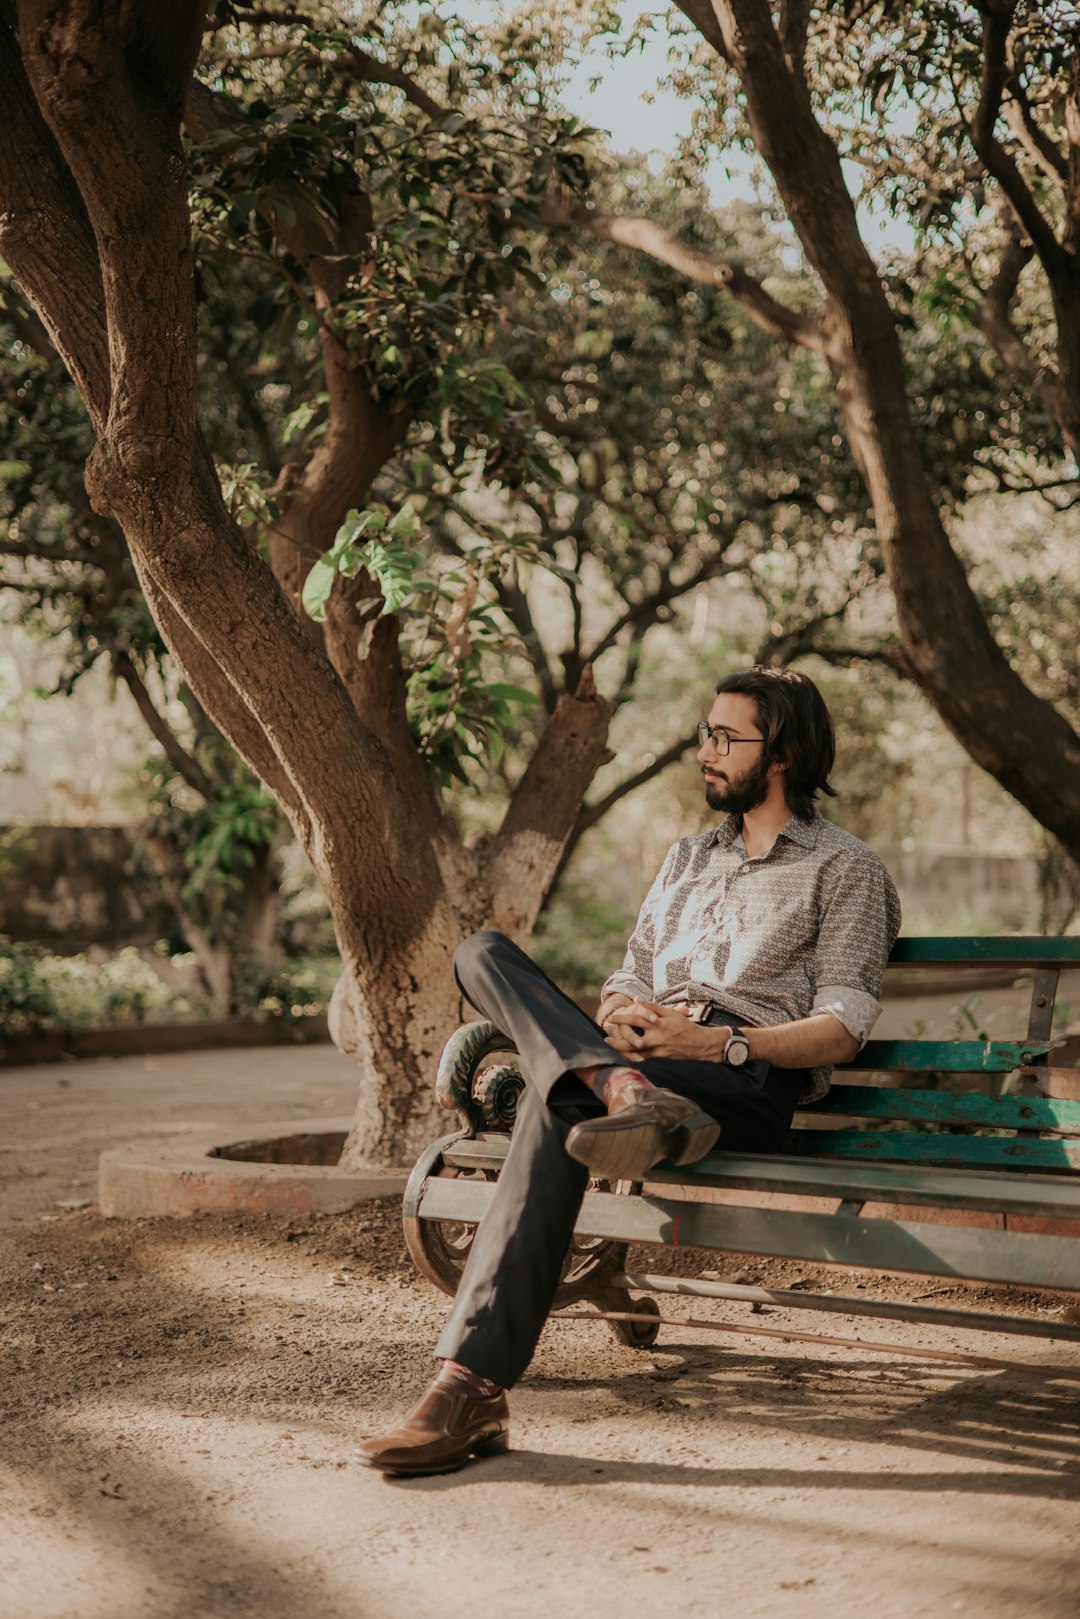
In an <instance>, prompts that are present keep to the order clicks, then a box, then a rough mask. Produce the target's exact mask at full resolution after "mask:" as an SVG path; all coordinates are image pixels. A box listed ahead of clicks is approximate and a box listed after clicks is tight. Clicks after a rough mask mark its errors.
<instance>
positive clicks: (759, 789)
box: [705, 753, 770, 815]
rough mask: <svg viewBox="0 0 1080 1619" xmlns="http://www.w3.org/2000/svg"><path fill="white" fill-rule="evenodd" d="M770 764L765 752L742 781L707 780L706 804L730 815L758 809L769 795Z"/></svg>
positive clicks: (743, 813)
mask: <svg viewBox="0 0 1080 1619" xmlns="http://www.w3.org/2000/svg"><path fill="white" fill-rule="evenodd" d="M769 764H770V761H769V760H768V759H767V758H766V757H765V756H764V753H763V754H762V757H761V758H759V759H758V762H757V764H755V765H754V766H753V768H752V769H751V770H749V771H748V772H747V773H746V775H745V776H744V777H743V778H742V780H741V781H739V782H734V783H733V782H712V781H710V782H707V783H706V785H705V802H706V804H708V806H709V808H710V809H713V810H725V811H726V812H727V814H728V815H745V814H746V813H747V812H748V811H749V810H755V809H757V807H758V805H759V804H764V802H765V800H766V798H767V797H768V796H769Z"/></svg>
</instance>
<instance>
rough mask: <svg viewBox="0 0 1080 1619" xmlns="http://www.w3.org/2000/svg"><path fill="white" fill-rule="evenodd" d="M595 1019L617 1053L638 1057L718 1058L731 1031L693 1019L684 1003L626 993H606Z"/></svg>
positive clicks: (640, 1059) (709, 1060)
mask: <svg viewBox="0 0 1080 1619" xmlns="http://www.w3.org/2000/svg"><path fill="white" fill-rule="evenodd" d="M596 1021H597V1022H598V1023H599V1025H600V1027H601V1028H602V1029H603V1031H604V1036H605V1038H606V1039H607V1041H608V1043H609V1044H610V1045H613V1046H614V1047H615V1049H616V1051H617V1052H618V1053H619V1055H620V1056H622V1057H627V1058H629V1059H630V1060H633V1059H635V1058H636V1059H637V1060H638V1061H642V1060H643V1059H645V1058H647V1057H669V1058H676V1059H681V1060H683V1061H689V1062H719V1061H721V1060H722V1053H723V1049H724V1046H725V1045H726V1043H727V1041H728V1039H729V1037H730V1035H731V1030H730V1029H729V1028H724V1027H722V1026H720V1025H716V1026H711V1027H705V1025H703V1024H701V1023H698V1022H696V1021H695V1020H694V1019H693V1018H692V1017H691V1016H690V1009H689V1007H687V1006H660V1005H658V1004H657V1002H655V1001H643V1000H639V999H638V998H637V997H636V996H635V997H634V998H633V999H631V997H630V996H628V995H609V996H608V997H607V999H606V1000H605V1001H603V1002H602V1003H601V1006H600V1008H599V1010H598V1012H597V1014H596Z"/></svg>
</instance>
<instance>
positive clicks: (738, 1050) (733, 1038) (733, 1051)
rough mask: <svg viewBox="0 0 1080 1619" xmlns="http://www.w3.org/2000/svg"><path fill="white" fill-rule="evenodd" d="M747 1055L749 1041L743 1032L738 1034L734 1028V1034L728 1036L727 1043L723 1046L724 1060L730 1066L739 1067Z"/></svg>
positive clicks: (746, 1058)
mask: <svg viewBox="0 0 1080 1619" xmlns="http://www.w3.org/2000/svg"><path fill="white" fill-rule="evenodd" d="M749 1056H750V1042H749V1040H748V1039H747V1038H746V1036H745V1034H740V1033H739V1032H738V1030H736V1031H735V1033H734V1034H730V1035H729V1036H728V1042H727V1045H726V1046H725V1047H724V1061H725V1062H726V1063H727V1064H728V1066H729V1067H730V1068H741V1067H742V1065H743V1063H745V1062H746V1061H747V1060H748V1058H749Z"/></svg>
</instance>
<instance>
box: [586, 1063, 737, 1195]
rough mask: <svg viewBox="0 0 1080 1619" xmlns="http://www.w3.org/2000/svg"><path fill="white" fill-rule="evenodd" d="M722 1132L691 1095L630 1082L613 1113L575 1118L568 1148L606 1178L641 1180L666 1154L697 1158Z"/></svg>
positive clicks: (679, 1159) (674, 1159)
mask: <svg viewBox="0 0 1080 1619" xmlns="http://www.w3.org/2000/svg"><path fill="white" fill-rule="evenodd" d="M719 1134H720V1126H719V1125H718V1124H717V1122H716V1120H715V1119H711V1118H710V1117H709V1115H708V1114H707V1113H703V1112H702V1111H701V1109H700V1108H699V1107H698V1106H697V1104H696V1103H695V1102H691V1101H689V1100H688V1099H687V1098H686V1097H685V1096H676V1094H675V1092H674V1091H668V1090H662V1089H660V1088H659V1087H658V1086H655V1085H644V1084H643V1085H627V1086H626V1087H625V1088H624V1089H623V1091H622V1093H621V1094H620V1096H619V1098H618V1100H617V1101H616V1102H613V1103H612V1105H611V1110H610V1111H609V1112H608V1113H606V1114H604V1115H601V1116H598V1117H597V1118H595V1119H585V1120H583V1122H582V1123H581V1124H575V1126H574V1128H573V1129H572V1130H571V1132H570V1134H569V1135H568V1136H567V1138H566V1150H567V1152H568V1153H569V1154H570V1156H571V1158H576V1159H577V1161H578V1163H579V1164H585V1165H586V1166H587V1168H589V1169H590V1170H592V1173H593V1174H594V1175H596V1176H598V1177H599V1178H600V1179H602V1180H608V1181H618V1180H639V1179H640V1178H641V1176H642V1175H644V1174H645V1172H646V1170H649V1169H651V1168H652V1167H653V1165H654V1164H658V1163H660V1162H661V1161H662V1160H663V1159H665V1158H666V1159H669V1160H670V1162H671V1163H673V1164H693V1163H696V1162H697V1160H698V1159H699V1158H704V1156H705V1154H706V1153H707V1152H708V1151H709V1150H710V1148H712V1147H713V1146H714V1145H715V1143H716V1138H717V1137H718V1136H719Z"/></svg>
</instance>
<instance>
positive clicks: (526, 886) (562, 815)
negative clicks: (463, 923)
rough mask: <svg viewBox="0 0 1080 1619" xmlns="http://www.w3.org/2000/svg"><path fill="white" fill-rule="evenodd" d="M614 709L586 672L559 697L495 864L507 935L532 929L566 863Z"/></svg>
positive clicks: (497, 846)
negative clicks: (571, 691) (567, 849)
mask: <svg viewBox="0 0 1080 1619" xmlns="http://www.w3.org/2000/svg"><path fill="white" fill-rule="evenodd" d="M611 714H612V706H611V704H610V703H609V702H607V701H606V699H605V698H603V697H601V696H600V695H599V694H598V692H597V690H596V684H595V682H594V680H593V676H592V670H591V669H588V668H587V669H586V670H585V672H584V674H583V675H582V678H581V683H580V685H579V686H578V689H577V691H576V693H575V694H574V696H573V697H571V696H569V695H567V696H564V697H560V698H559V701H558V704H557V705H556V708H555V712H554V713H553V714H552V716H551V718H550V719H549V721H548V723H547V726H546V727H545V730H544V734H543V736H542V737H541V738H540V741H539V743H538V744H537V747H536V750H535V752H534V753H533V756H532V758H531V759H530V761H529V765H528V768H527V769H526V771H525V774H524V775H523V776H522V778H521V780H520V782H519V783H518V785H517V788H516V790H515V792H514V794H513V797H512V798H511V800H510V804H509V806H508V808H507V811H506V815H505V816H504V818H503V823H502V826H501V827H500V828H499V832H498V835H497V836H496V838H495V841H494V844H493V846H492V850H491V856H490V860H489V863H488V880H489V883H490V892H491V896H492V899H491V904H492V912H493V914H494V915H495V916H496V917H498V918H499V925H500V926H502V927H503V928H504V930H506V931H509V932H511V933H513V932H519V933H520V932H522V931H524V930H525V928H526V927H530V928H531V926H532V923H533V922H534V921H535V918H536V914H537V912H538V910H539V908H540V905H541V904H542V903H543V899H544V896H545V895H546V893H547V891H548V889H549V887H550V885H551V883H552V882H553V881H554V879H555V876H556V873H557V871H558V869H559V866H560V864H561V862H562V855H563V850H564V849H565V846H566V843H567V840H568V839H569V838H570V836H571V834H572V832H573V829H574V823H575V821H576V820H577V817H578V814H579V811H580V808H581V799H582V795H583V794H584V792H585V790H586V788H587V787H588V785H589V783H590V782H591V781H592V779H593V776H594V775H595V774H596V772H597V770H598V769H599V768H600V766H601V765H602V764H604V763H606V761H607V760H608V759H609V758H610V757H611V755H610V753H609V752H608V749H607V734H608V726H609V724H610V722H611Z"/></svg>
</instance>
